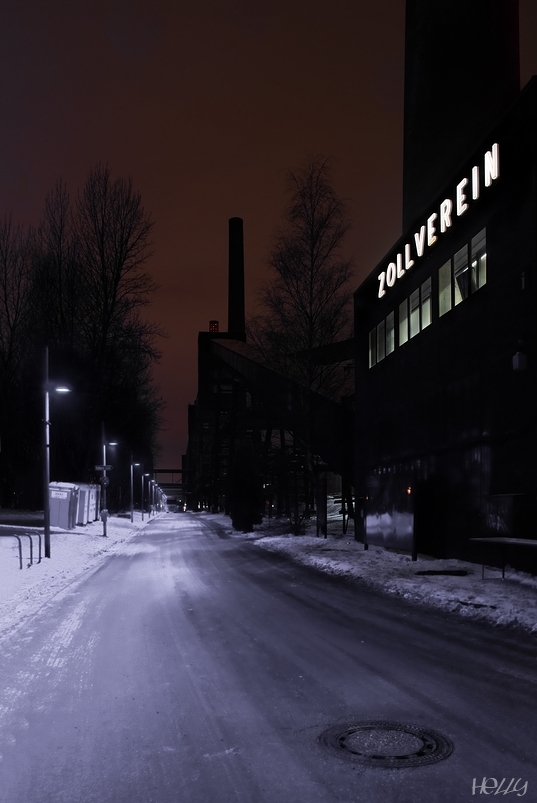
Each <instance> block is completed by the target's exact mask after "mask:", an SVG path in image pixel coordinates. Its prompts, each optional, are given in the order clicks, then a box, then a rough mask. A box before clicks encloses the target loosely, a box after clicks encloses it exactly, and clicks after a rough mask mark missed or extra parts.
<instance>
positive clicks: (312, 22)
mask: <svg viewBox="0 0 537 803" xmlns="http://www.w3.org/2000/svg"><path fill="white" fill-rule="evenodd" d="M404 5H405V3H404V0H363V2H353V3H350V2H349V1H348V0H331V2H329V3H328V2H325V1H324V0H269V2H265V3H254V2H252V0H182V2H181V0H77V2H73V1H72V0H47V2H46V3H44V2H42V0H5V2H3V3H2V7H1V9H0V213H4V212H12V213H13V215H14V218H15V219H16V220H17V221H20V222H23V223H31V224H37V223H38V221H39V217H40V213H41V209H42V206H43V202H44V198H45V195H46V193H47V192H48V190H49V189H51V188H52V186H53V185H54V183H55V182H56V180H57V179H58V178H59V177H60V176H63V177H64V179H65V180H66V181H67V184H68V187H69V189H70V191H71V193H72V195H73V196H74V195H76V190H77V188H78V187H80V186H81V185H82V183H83V181H84V178H85V176H86V174H87V172H88V170H89V168H90V167H92V166H93V165H94V164H96V163H97V162H99V161H101V162H107V163H108V164H109V166H110V168H111V169H112V172H113V174H114V175H116V176H117V175H120V174H123V175H131V176H132V178H133V180H134V184H135V187H136V188H137V189H138V190H139V191H140V192H141V194H142V199H143V202H144V205H145V207H146V208H147V209H148V210H149V211H150V212H151V213H152V215H153V218H154V220H155V221H156V227H155V243H156V253H155V256H154V257H153V258H152V260H151V263H150V265H149V267H150V269H151V273H152V275H153V277H154V279H155V280H156V281H157V282H158V284H159V285H160V289H159V290H158V292H157V293H156V295H155V297H154V299H153V303H152V305H151V307H150V310H149V313H148V314H149V317H151V319H152V320H155V321H157V322H159V323H160V324H161V325H162V326H163V327H164V328H165V329H166V330H167V332H168V334H169V338H168V339H167V340H165V341H163V342H162V352H163V357H162V364H161V365H160V366H158V367H157V369H156V371H155V377H156V380H157V382H158V384H159V386H160V389H161V393H162V396H163V397H164V400H165V401H166V404H167V409H166V431H164V432H163V433H162V437H161V442H162V454H161V456H160V457H159V458H157V464H159V465H161V466H170V467H173V466H179V465H180V460H181V454H182V453H183V452H184V450H185V448H186V421H187V405H188V403H191V402H193V401H194V399H195V396H196V384H197V381H196V361H197V345H196V343H197V333H198V331H199V330H207V329H208V324H209V320H210V319H213V318H215V319H218V320H219V321H220V328H221V329H222V330H225V329H226V328H227V309H226V306H227V288H226V280H227V221H228V218H230V217H233V216H239V217H242V218H243V219H244V231H245V272H246V311H247V314H253V313H255V312H256V306H255V305H256V292H257V289H258V287H259V284H260V282H261V281H262V280H264V279H265V278H266V277H267V266H266V257H267V254H268V252H269V249H270V245H271V234H272V232H273V231H274V229H275V228H276V227H277V226H278V225H279V223H280V220H281V212H282V210H283V208H284V206H285V195H284V178H285V173H286V171H287V170H289V169H294V168H296V167H297V166H298V165H299V164H300V162H301V161H302V160H303V159H304V157H305V156H306V155H308V154H309V155H312V154H317V153H322V154H325V155H329V156H333V157H334V158H335V160H336V162H335V165H336V170H335V184H336V188H337V190H338V192H339V193H340V195H342V196H344V197H346V198H348V199H349V203H350V210H351V217H352V219H353V229H352V231H351V233H350V234H349V236H348V239H347V244H346V248H347V251H348V254H349V255H352V256H354V258H355V261H356V266H357V273H356V285H358V283H359V281H360V279H361V278H363V277H364V276H365V275H366V274H367V273H369V272H370V271H371V270H372V269H373V268H374V267H375V265H376V263H377V262H378V261H379V260H380V258H381V257H382V256H383V255H384V253H385V252H386V251H387V250H388V249H389V248H390V246H391V245H392V243H393V241H394V240H395V239H396V238H397V237H398V236H399V234H400V233H401V177H402V112H403V60H404ZM520 17H521V74H522V85H524V84H525V83H526V82H527V80H528V79H529V77H530V76H531V75H532V74H534V73H537V48H536V46H535V43H536V42H537V4H536V3H535V1H534V0H520ZM450 57H452V58H461V54H457V53H453V54H446V58H450Z"/></svg>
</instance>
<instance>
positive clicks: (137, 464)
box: [131, 452, 143, 524]
mask: <svg viewBox="0 0 537 803" xmlns="http://www.w3.org/2000/svg"><path fill="white" fill-rule="evenodd" d="M139 465H140V463H133V462H132V452H131V524H132V522H133V521H134V466H139ZM142 479H143V478H142Z"/></svg>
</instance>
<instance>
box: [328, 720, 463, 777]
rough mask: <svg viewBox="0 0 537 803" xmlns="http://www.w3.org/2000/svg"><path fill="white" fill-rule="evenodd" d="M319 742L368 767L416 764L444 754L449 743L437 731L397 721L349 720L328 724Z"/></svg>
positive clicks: (445, 756)
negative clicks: (347, 721)
mask: <svg viewBox="0 0 537 803" xmlns="http://www.w3.org/2000/svg"><path fill="white" fill-rule="evenodd" d="M319 739H320V742H321V744H323V745H324V746H325V747H328V748H329V749H330V750H333V751H335V752H336V753H337V754H338V755H339V756H341V758H346V759H350V760H352V761H357V762H359V763H361V764H367V765H369V766H370V767H392V768H396V767H418V766H421V765H423V764H434V763H435V762H436V761H442V759H444V758H447V757H448V756H449V755H450V754H451V752H452V750H453V744H452V742H451V741H450V740H449V739H448V738H447V736H443V735H442V734H441V733H438V731H434V730H431V729H430V728H427V729H426V728H421V727H419V726H418V725H404V724H402V723H400V722H382V721H381V722H351V723H347V724H345V725H337V726H335V727H332V728H329V729H328V730H326V731H325V732H324V733H322V734H321V736H320V737H319Z"/></svg>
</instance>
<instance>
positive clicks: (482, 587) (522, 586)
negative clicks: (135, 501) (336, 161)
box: [211, 515, 537, 635]
mask: <svg viewBox="0 0 537 803" xmlns="http://www.w3.org/2000/svg"><path fill="white" fill-rule="evenodd" d="M211 518H213V519H215V520H218V522H219V523H220V524H224V525H225V526H226V527H227V532H228V533H229V534H230V535H231V534H233V536H234V537H238V538H239V537H242V538H247V539H249V540H253V541H254V542H255V544H256V545H257V546H258V547H261V548H263V549H267V550H269V551H271V552H278V553H279V554H281V555H286V556H287V557H288V558H290V559H291V560H294V561H296V562H297V563H301V564H302V565H304V566H310V567H312V568H313V569H316V570H317V571H321V572H324V573H326V574H331V575H336V576H339V577H344V578H345V579H347V580H351V581H353V582H357V583H360V584H363V585H366V586H368V587H369V588H372V589H375V590H377V591H381V592H383V593H385V594H390V595H393V596H395V597H402V598H404V599H406V600H408V601H409V602H413V603H416V604H419V605H425V606H428V607H431V608H436V609H440V610H443V611H446V612H449V613H452V614H455V615H457V616H461V617H464V618H466V619H477V620H480V621H484V622H489V623H491V624H494V625H497V626H499V627H500V626H504V627H510V628H513V629H518V630H522V631H524V632H526V633H532V634H533V635H537V577H533V576H532V575H530V574H526V573H524V572H520V571H515V570H514V569H511V568H510V567H506V570H505V580H502V573H501V569H495V568H492V567H489V566H485V577H484V579H482V577H481V573H482V567H481V564H476V563H468V562H465V561H460V560H436V559H434V558H430V557H427V556H419V557H418V560H417V561H412V560H411V558H410V556H409V555H407V554H402V553H397V552H393V551H388V550H385V549H382V548H381V547H376V546H370V547H369V549H368V550H364V547H363V545H362V544H361V543H359V542H357V541H355V540H354V535H353V533H352V532H350V533H349V534H347V535H346V536H345V535H343V534H342V533H341V528H342V524H341V517H340V518H339V521H338V522H335V521H334V519H332V522H331V523H330V524H329V536H328V538H327V539H325V538H322V537H319V538H318V537H316V536H314V535H302V536H293V535H291V534H289V533H286V532H282V530H285V529H286V524H285V522H284V521H282V520H279V521H278V520H274V519H273V520H272V521H271V522H268V521H265V522H264V523H263V525H261V526H259V527H256V531H255V532H253V533H248V534H247V535H242V534H240V533H235V532H234V531H233V530H232V528H231V525H230V519H229V518H228V517H226V516H222V515H218V516H211ZM351 529H352V524H351ZM308 530H309V532H311V531H313V532H315V523H314V522H312V523H310V524H309V526H308ZM420 572H422V574H420ZM423 572H427V574H423ZM429 572H435V574H429ZM436 572H446V573H447V572H451V573H452V574H436ZM453 572H457V573H460V574H453Z"/></svg>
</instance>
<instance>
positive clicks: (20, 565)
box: [0, 533, 42, 569]
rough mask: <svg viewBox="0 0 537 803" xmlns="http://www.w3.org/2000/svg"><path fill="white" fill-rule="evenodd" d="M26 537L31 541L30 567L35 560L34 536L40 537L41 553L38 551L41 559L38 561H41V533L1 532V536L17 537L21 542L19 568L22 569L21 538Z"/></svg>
mask: <svg viewBox="0 0 537 803" xmlns="http://www.w3.org/2000/svg"><path fill="white" fill-rule="evenodd" d="M25 537H26V538H27V539H28V541H29V542H30V563H29V564H28V567H30V566H33V562H34V542H33V540H32V538H34V537H35V538H38V539H39V553H38V554H39V559H38V561H37V563H41V555H42V552H41V533H0V538H16V539H17V541H18V544H19V568H20V569H22V560H23V556H22V541H21V538H25Z"/></svg>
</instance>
